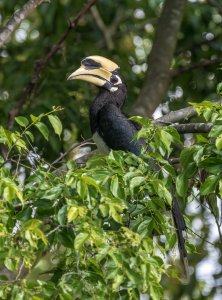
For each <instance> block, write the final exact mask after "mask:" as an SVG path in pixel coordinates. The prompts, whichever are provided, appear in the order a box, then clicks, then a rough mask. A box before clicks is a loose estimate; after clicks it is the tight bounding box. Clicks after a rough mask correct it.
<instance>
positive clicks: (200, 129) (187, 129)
mask: <svg viewBox="0 0 222 300" xmlns="http://www.w3.org/2000/svg"><path fill="white" fill-rule="evenodd" d="M170 126H171V127H174V128H175V129H176V130H177V131H178V132H179V133H207V132H209V131H210V130H211V128H212V127H213V124H212V123H189V124H172V125H170Z"/></svg>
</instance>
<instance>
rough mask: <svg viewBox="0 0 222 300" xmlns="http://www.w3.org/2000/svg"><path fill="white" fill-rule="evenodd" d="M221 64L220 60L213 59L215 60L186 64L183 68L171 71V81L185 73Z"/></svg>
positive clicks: (221, 59)
mask: <svg viewBox="0 0 222 300" xmlns="http://www.w3.org/2000/svg"><path fill="white" fill-rule="evenodd" d="M221 63H222V58H215V59H209V60H207V59H204V60H201V61H199V62H197V63H193V64H188V65H186V66H184V67H179V68H177V69H176V70H172V71H171V77H172V79H173V78H175V77H177V76H180V75H181V74H183V73H185V72H189V71H192V70H195V69H198V68H203V67H208V66H212V65H215V64H221Z"/></svg>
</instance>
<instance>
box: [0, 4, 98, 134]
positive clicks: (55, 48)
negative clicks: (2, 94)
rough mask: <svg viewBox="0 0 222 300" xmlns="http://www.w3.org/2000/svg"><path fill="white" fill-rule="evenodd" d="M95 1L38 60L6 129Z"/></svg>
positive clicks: (9, 126) (84, 9)
mask: <svg viewBox="0 0 222 300" xmlns="http://www.w3.org/2000/svg"><path fill="white" fill-rule="evenodd" d="M96 1H97V0H90V1H88V2H87V3H86V4H85V5H84V7H83V8H82V9H81V11H80V12H79V14H78V15H77V16H76V17H75V18H74V19H73V20H72V21H71V22H70V23H69V26H68V28H67V29H66V30H65V31H64V33H63V35H62V36H61V38H60V39H59V40H58V42H57V43H56V44H55V45H53V46H52V48H51V50H50V51H49V52H48V53H47V54H46V56H44V57H43V58H41V59H40V60H38V61H37V62H36V64H35V68H34V71H33V73H32V77H31V79H30V81H29V82H28V84H27V86H26V87H25V89H24V90H23V92H22V94H21V95H20V97H19V98H18V100H17V103H16V106H15V107H14V109H13V110H12V111H10V113H9V117H8V122H7V125H6V126H7V128H11V127H12V126H13V124H14V118H15V116H16V115H17V114H18V113H19V111H20V110H21V109H22V107H23V105H24V104H25V103H26V102H27V100H28V99H29V97H30V96H31V95H32V93H33V92H34V90H35V88H36V86H37V84H38V82H39V78H40V77H39V76H40V74H41V72H42V70H43V69H44V67H45V66H46V64H47V63H48V61H49V60H50V59H51V58H52V56H54V55H55V53H56V52H57V51H58V50H59V49H60V48H61V47H62V46H63V44H64V42H65V40H66V38H67V36H68V35H69V34H70V32H71V31H72V30H73V29H75V28H76V26H77V25H78V23H79V21H80V19H81V18H82V17H83V16H84V15H85V14H86V13H87V12H88V10H89V9H90V8H91V7H92V6H93V5H94V4H95V3H96Z"/></svg>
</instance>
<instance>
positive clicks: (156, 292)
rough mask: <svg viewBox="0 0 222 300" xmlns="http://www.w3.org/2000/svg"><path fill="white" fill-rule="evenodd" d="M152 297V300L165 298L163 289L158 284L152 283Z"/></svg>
mask: <svg viewBox="0 0 222 300" xmlns="http://www.w3.org/2000/svg"><path fill="white" fill-rule="evenodd" d="M150 296H151V297H152V300H161V299H162V296H163V288H162V287H161V285H160V284H158V283H156V282H151V283H150Z"/></svg>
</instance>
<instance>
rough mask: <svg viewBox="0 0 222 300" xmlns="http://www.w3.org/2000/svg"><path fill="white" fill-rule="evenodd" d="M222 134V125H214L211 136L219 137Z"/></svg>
mask: <svg viewBox="0 0 222 300" xmlns="http://www.w3.org/2000/svg"><path fill="white" fill-rule="evenodd" d="M221 134H222V125H214V126H213V127H212V128H211V131H210V132H209V134H208V136H209V137H218V136H219V135H221Z"/></svg>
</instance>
